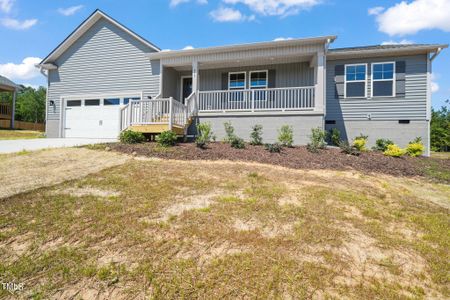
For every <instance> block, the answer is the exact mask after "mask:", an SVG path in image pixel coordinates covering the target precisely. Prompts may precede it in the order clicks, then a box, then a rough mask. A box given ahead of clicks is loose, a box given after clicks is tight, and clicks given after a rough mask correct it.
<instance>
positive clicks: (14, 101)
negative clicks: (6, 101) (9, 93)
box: [11, 89, 17, 129]
mask: <svg viewBox="0 0 450 300" xmlns="http://www.w3.org/2000/svg"><path fill="white" fill-rule="evenodd" d="M16 97H17V89H14V92H13V99H12V107H11V129H14V119H15V117H16Z"/></svg>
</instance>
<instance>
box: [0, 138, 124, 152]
mask: <svg viewBox="0 0 450 300" xmlns="http://www.w3.org/2000/svg"><path fill="white" fill-rule="evenodd" d="M116 141H117V140H116V139H86V138H64V139H31V140H3V141H1V140H0V153H14V152H19V151H23V150H27V151H33V150H40V149H47V148H64V147H74V146H83V145H89V144H101V143H111V142H116Z"/></svg>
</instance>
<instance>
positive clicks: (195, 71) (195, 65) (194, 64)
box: [192, 60, 198, 92]
mask: <svg viewBox="0 0 450 300" xmlns="http://www.w3.org/2000/svg"><path fill="white" fill-rule="evenodd" d="M192 91H193V92H197V91H198V61H196V60H194V61H193V62H192Z"/></svg>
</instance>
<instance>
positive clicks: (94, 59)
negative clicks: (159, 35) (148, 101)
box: [47, 18, 160, 135]
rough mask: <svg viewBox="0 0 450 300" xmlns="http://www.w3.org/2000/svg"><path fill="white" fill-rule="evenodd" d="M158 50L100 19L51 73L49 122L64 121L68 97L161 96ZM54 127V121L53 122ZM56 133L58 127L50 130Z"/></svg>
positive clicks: (69, 50) (63, 56)
mask: <svg viewBox="0 0 450 300" xmlns="http://www.w3.org/2000/svg"><path fill="white" fill-rule="evenodd" d="M154 51H155V50H154V49H152V48H150V47H148V46H147V45H145V44H143V43H142V42H140V41H138V40H136V39H135V38H134V37H132V36H131V35H129V34H128V33H126V32H125V31H123V30H122V29H120V28H119V27H117V26H116V25H114V24H112V23H111V22H109V21H107V20H106V19H103V18H102V19H100V20H99V21H98V22H97V23H95V24H94V25H93V26H92V27H91V28H90V29H89V30H88V31H87V32H86V33H85V34H84V35H83V36H82V37H80V38H79V39H78V40H77V41H76V42H75V43H74V44H73V45H72V46H71V47H70V48H69V49H68V50H67V51H66V52H64V53H63V54H62V55H61V56H60V57H59V58H58V59H57V60H56V61H55V62H54V63H55V64H56V65H57V66H58V70H51V71H49V90H48V100H49V101H50V100H53V101H54V102H55V104H56V105H55V107H50V106H49V108H48V115H47V120H49V121H51V120H59V119H60V107H61V106H60V98H61V97H62V96H67V95H86V94H100V93H101V94H106V95H107V94H108V93H114V92H125V91H130V92H135V91H139V92H143V93H144V96H156V95H157V94H158V93H159V72H160V63H159V61H152V62H150V61H149V60H148V58H147V57H146V54H147V53H151V52H154ZM49 124H54V122H49ZM47 131H48V132H49V133H52V135H53V133H54V131H55V130H54V128H49V129H48V130H47Z"/></svg>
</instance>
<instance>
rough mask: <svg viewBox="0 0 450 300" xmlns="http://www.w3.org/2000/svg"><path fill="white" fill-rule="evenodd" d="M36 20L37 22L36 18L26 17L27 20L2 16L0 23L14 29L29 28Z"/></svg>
mask: <svg viewBox="0 0 450 300" xmlns="http://www.w3.org/2000/svg"><path fill="white" fill-rule="evenodd" d="M37 22H38V20H37V19H28V20H23V21H19V20H17V19H12V18H4V19H2V20H1V24H2V25H3V26H4V27H7V28H11V29H15V30H25V29H29V28H31V27H33V26H34V25H36V24H37Z"/></svg>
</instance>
